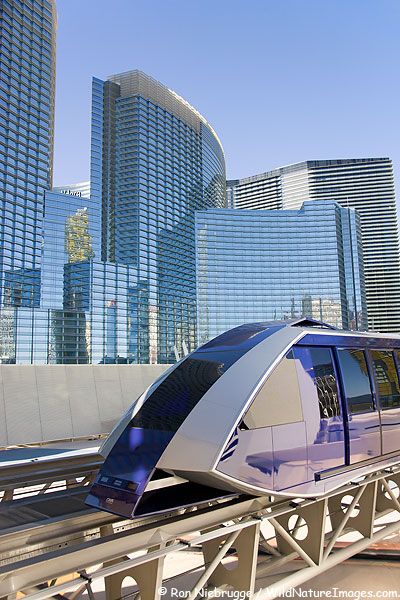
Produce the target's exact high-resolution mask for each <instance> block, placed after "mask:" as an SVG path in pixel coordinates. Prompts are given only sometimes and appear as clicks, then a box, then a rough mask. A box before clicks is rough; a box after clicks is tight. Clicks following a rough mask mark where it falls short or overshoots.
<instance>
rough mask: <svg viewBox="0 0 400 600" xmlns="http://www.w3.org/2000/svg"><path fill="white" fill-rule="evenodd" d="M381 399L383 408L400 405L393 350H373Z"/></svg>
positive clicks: (399, 388)
mask: <svg viewBox="0 0 400 600" xmlns="http://www.w3.org/2000/svg"><path fill="white" fill-rule="evenodd" d="M371 355H372V360H373V362H374V371H375V377H376V381H377V384H378V390H379V399H380V403H381V408H382V409H383V410H385V409H389V408H397V407H399V406H400V387H399V381H398V378H397V371H396V365H395V363H394V358H393V354H392V352H389V351H387V350H386V351H385V350H372V351H371Z"/></svg>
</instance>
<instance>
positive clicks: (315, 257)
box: [196, 201, 367, 344]
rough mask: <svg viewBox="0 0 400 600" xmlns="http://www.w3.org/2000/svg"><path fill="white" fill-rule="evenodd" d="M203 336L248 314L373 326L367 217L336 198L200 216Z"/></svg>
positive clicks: (250, 319) (199, 284) (246, 318)
mask: <svg viewBox="0 0 400 600" xmlns="http://www.w3.org/2000/svg"><path fill="white" fill-rule="evenodd" d="M196 245H197V266H198V272H197V302H198V305H197V311H198V312H197V318H198V332H199V338H198V342H199V343H200V344H202V343H205V342H206V341H208V340H209V339H210V338H213V337H214V336H216V335H219V334H220V333H221V332H223V331H225V330H227V329H230V328H232V327H236V326H237V325H241V324H243V323H246V322H256V321H274V320H289V319H295V318H300V317H311V318H314V319H318V320H321V321H324V322H326V323H329V324H331V325H334V326H335V327H338V328H340V329H361V330H363V329H366V327H367V311H366V302H365V288H364V278H363V258H362V249H361V237H360V222H359V217H358V215H357V213H356V212H355V211H354V210H353V209H346V208H341V207H340V206H339V205H338V204H337V203H335V202H329V201H314V202H305V203H304V204H303V205H302V207H301V208H300V209H299V210H262V211H256V212H255V211H252V210H240V211H239V210H229V209H227V210H209V211H199V212H198V213H197V216H196Z"/></svg>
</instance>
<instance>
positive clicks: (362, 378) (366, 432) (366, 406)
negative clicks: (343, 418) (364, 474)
mask: <svg viewBox="0 0 400 600" xmlns="http://www.w3.org/2000/svg"><path fill="white" fill-rule="evenodd" d="M338 356H339V365H340V371H341V375H342V381H343V387H344V392H345V397H346V404H347V414H348V428H349V444H350V449H349V450H350V453H349V454H350V464H354V463H357V462H360V461H363V460H368V459H370V458H373V457H374V456H379V455H380V454H381V427H380V419H379V411H378V410H377V403H376V398H375V397H374V392H373V386H372V382H371V374H370V372H369V369H368V363H367V359H366V354H365V352H364V350H359V349H351V348H346V349H338Z"/></svg>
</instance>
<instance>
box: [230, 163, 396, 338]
mask: <svg viewBox="0 0 400 600" xmlns="http://www.w3.org/2000/svg"><path fill="white" fill-rule="evenodd" d="M227 198H228V203H229V206H231V207H235V208H241V209H268V210H270V209H291V208H299V207H300V206H301V205H302V203H303V202H304V201H305V200H334V201H336V202H338V203H339V204H340V205H341V206H343V207H351V208H355V209H356V210H357V212H358V213H359V215H360V221H361V232H362V244H363V251H364V265H365V289H366V299H367V308H368V326H369V328H370V329H372V330H376V331H382V332H388V333H390V332H393V333H396V332H397V333H399V332H400V310H399V306H400V254H399V237H398V224H397V215H396V199H395V192H394V183H393V167H392V161H391V160H390V159H389V158H356V159H340V160H316V161H306V162H302V163H297V164H294V165H289V166H287V167H282V168H280V169H275V170H273V171H268V172H266V173H261V174H259V175H254V176H252V177H246V178H244V179H239V180H232V181H228V182H227Z"/></svg>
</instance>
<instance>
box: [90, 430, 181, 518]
mask: <svg viewBox="0 0 400 600" xmlns="http://www.w3.org/2000/svg"><path fill="white" fill-rule="evenodd" d="M172 437H173V434H172V432H169V431H158V430H154V429H142V428H140V427H131V426H130V425H128V427H126V428H125V429H124V431H123V432H122V434H121V436H120V437H119V439H118V441H117V442H116V444H115V445H114V447H113V448H112V450H111V452H110V454H109V455H108V456H107V458H106V460H105V461H104V464H103V466H102V467H101V469H100V471H99V473H98V475H97V477H96V480H95V482H94V484H93V486H92V488H91V490H90V493H89V495H88V496H87V498H86V500H85V502H86V504H88V505H89V506H92V507H94V508H98V509H100V510H105V511H108V512H111V513H113V514H117V515H119V516H122V517H127V518H131V517H132V516H133V513H134V511H135V508H136V506H137V504H138V502H139V501H140V499H141V497H142V495H143V493H144V491H145V489H146V486H147V484H148V482H149V481H150V479H151V476H152V474H153V472H154V470H155V468H156V465H157V463H158V461H159V459H160V457H161V455H162V453H163V452H164V450H165V448H166V447H167V445H168V444H169V442H170V441H171V438H172Z"/></svg>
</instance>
